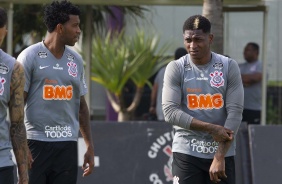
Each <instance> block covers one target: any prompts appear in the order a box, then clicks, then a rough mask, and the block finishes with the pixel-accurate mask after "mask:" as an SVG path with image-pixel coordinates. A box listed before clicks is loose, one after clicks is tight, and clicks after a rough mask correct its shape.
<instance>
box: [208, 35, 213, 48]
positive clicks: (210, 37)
mask: <svg viewBox="0 0 282 184" xmlns="http://www.w3.org/2000/svg"><path fill="white" fill-rule="evenodd" d="M209 42H210V45H211V44H212V42H213V34H209Z"/></svg>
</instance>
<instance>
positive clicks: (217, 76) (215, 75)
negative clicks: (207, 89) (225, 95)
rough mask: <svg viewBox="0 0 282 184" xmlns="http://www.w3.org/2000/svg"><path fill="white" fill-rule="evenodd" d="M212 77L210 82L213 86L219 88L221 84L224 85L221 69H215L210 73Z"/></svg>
mask: <svg viewBox="0 0 282 184" xmlns="http://www.w3.org/2000/svg"><path fill="white" fill-rule="evenodd" d="M210 77H211V80H210V84H211V86H212V87H216V88H219V87H221V86H224V79H223V73H222V72H221V71H214V72H212V73H210Z"/></svg>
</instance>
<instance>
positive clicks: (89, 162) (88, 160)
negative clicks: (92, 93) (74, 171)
mask: <svg viewBox="0 0 282 184" xmlns="http://www.w3.org/2000/svg"><path fill="white" fill-rule="evenodd" d="M79 126H80V132H81V135H82V136H83V138H84V141H85V144H86V148H87V150H86V153H85V154H84V163H83V166H82V169H83V170H84V172H83V176H87V175H89V174H91V173H92V171H93V168H94V146H93V140H92V134H91V127H90V115H89V110H88V106H87V103H86V101H85V98H84V96H81V97H80V109H79Z"/></svg>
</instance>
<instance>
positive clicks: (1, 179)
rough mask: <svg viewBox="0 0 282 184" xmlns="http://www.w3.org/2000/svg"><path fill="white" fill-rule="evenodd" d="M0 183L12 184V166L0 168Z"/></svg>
mask: <svg viewBox="0 0 282 184" xmlns="http://www.w3.org/2000/svg"><path fill="white" fill-rule="evenodd" d="M0 183H1V184H2V183H5V184H14V166H7V167H0Z"/></svg>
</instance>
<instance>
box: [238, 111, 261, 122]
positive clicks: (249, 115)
mask: <svg viewBox="0 0 282 184" xmlns="http://www.w3.org/2000/svg"><path fill="white" fill-rule="evenodd" d="M260 116H261V111H257V110H249V109H244V110H243V119H242V121H245V122H247V124H248V125H250V124H253V125H259V124H260Z"/></svg>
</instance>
